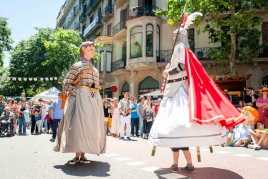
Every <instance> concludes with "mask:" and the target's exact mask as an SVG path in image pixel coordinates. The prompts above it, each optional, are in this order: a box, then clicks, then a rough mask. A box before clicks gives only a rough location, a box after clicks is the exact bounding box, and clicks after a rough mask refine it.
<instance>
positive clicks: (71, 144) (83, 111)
mask: <svg viewBox="0 0 268 179" xmlns="http://www.w3.org/2000/svg"><path fill="white" fill-rule="evenodd" d="M95 50H96V48H95V45H94V43H93V42H90V41H87V42H83V43H82V45H81V47H80V56H81V60H80V61H79V62H77V63H75V64H74V65H73V66H72V67H71V68H70V70H69V72H68V73H67V75H66V77H65V79H64V81H63V85H64V88H65V89H66V90H67V91H68V92H69V95H68V97H67V101H66V104H65V108H64V115H63V119H62V120H61V122H60V127H59V129H58V134H57V137H56V145H55V147H54V150H55V151H61V152H63V153H76V156H75V157H74V159H73V160H71V161H69V163H70V164H75V163H77V162H80V163H89V160H88V159H87V158H86V157H85V153H90V154H97V155H99V154H102V153H105V151H106V133H105V126H104V112H103V104H102V99H101V96H100V93H99V72H98V70H97V69H96V68H95V67H94V66H93V64H92V63H93V57H94V54H95Z"/></svg>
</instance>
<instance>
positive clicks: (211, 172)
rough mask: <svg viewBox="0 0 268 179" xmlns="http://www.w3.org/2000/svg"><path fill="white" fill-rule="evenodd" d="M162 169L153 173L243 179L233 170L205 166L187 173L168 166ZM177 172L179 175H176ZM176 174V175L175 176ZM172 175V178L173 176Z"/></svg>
mask: <svg viewBox="0 0 268 179" xmlns="http://www.w3.org/2000/svg"><path fill="white" fill-rule="evenodd" d="M162 169H163V170H156V171H155V172H154V173H155V174H156V175H157V176H158V178H160V179H166V177H168V179H175V178H176V179H178V178H179V179H204V178H217V179H227V178H230V179H243V177H242V176H241V175H239V174H237V173H235V172H233V171H230V170H226V169H220V168H213V167H205V168H195V171H196V172H195V173H188V172H185V171H182V170H181V169H180V168H179V171H178V173H173V172H171V171H170V170H169V169H168V168H162ZM178 174H179V175H178ZM176 175H177V176H176ZM173 176H174V178H173Z"/></svg>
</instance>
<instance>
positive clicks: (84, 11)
mask: <svg viewBox="0 0 268 179" xmlns="http://www.w3.org/2000/svg"><path fill="white" fill-rule="evenodd" d="M84 20H86V6H85V5H84V6H83V11H82V12H81V14H80V15H79V21H80V22H81V21H84Z"/></svg>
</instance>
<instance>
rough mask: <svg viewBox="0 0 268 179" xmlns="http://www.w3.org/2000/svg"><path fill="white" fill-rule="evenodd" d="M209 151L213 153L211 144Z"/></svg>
mask: <svg viewBox="0 0 268 179" xmlns="http://www.w3.org/2000/svg"><path fill="white" fill-rule="evenodd" d="M209 150H210V153H213V148H212V145H210V146H209Z"/></svg>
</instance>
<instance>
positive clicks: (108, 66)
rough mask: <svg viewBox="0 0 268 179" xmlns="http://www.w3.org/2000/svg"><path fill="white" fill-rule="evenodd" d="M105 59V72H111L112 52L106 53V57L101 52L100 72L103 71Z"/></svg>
mask: <svg viewBox="0 0 268 179" xmlns="http://www.w3.org/2000/svg"><path fill="white" fill-rule="evenodd" d="M105 58H106V72H111V71H112V52H106V56H105V55H104V51H102V52H101V62H100V71H101V72H103V70H104V62H105Z"/></svg>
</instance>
